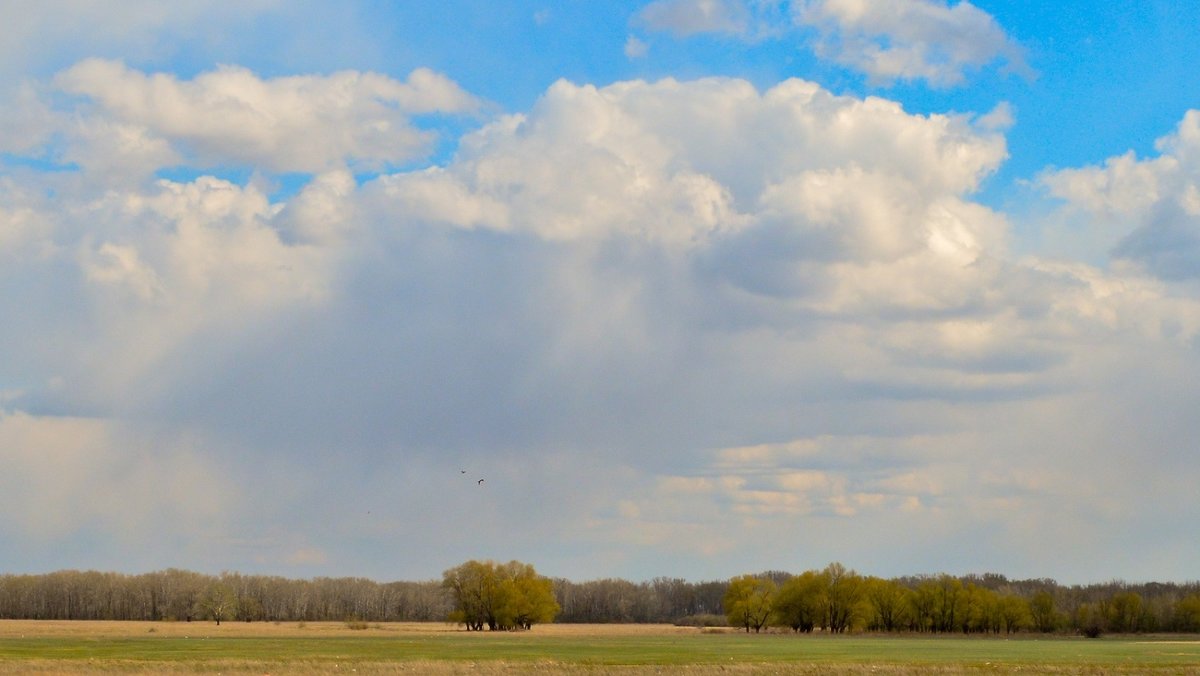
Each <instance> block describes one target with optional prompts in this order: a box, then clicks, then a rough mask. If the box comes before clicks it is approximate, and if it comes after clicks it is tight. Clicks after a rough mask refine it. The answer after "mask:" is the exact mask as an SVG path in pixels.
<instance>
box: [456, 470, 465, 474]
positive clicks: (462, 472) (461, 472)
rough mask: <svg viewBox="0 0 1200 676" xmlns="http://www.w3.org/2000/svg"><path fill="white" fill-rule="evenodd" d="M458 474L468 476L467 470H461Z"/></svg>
mask: <svg viewBox="0 0 1200 676" xmlns="http://www.w3.org/2000/svg"><path fill="white" fill-rule="evenodd" d="M458 473H459V474H466V473H467V470H465V469H460V470H458Z"/></svg>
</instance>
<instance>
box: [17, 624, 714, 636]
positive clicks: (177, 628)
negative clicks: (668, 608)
mask: <svg viewBox="0 0 1200 676" xmlns="http://www.w3.org/2000/svg"><path fill="white" fill-rule="evenodd" d="M366 624H367V628H366V629H351V628H350V627H349V626H347V624H346V623H345V622H222V623H221V624H220V625H217V624H216V623H215V622H211V621H205V622H114V621H90V620H0V639H4V638H51V637H76V638H84V637H87V638H119V637H132V636H142V635H146V634H157V635H159V636H171V637H187V636H190V637H197V636H208V637H215V636H223V637H247V638H257V637H269V638H283V637H288V636H298V637H313V636H369V635H371V634H380V633H384V634H388V635H397V636H399V635H404V634H417V635H425V634H431V633H459V634H464V635H468V636H487V635H488V632H468V631H466V630H465V629H463V627H462V625H457V624H447V623H444V622H368V623H366ZM533 631H534V632H535V633H536V634H537V635H539V636H569V637H592V636H596V637H601V636H669V635H673V634H696V633H699V632H700V631H701V630H699V629H697V628H695V627H676V626H673V625H670V624H539V625H537V626H536V627H534V629H533Z"/></svg>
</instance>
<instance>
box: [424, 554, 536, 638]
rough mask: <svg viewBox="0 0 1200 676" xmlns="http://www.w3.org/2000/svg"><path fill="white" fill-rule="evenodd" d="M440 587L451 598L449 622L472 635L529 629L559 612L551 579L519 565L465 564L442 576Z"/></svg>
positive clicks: (482, 562)
mask: <svg viewBox="0 0 1200 676" xmlns="http://www.w3.org/2000/svg"><path fill="white" fill-rule="evenodd" d="M442 586H443V587H445V588H446V589H447V590H449V591H450V593H451V594H452V595H453V597H454V611H453V612H451V613H450V617H449V619H450V621H451V622H456V623H458V624H462V625H465V626H466V627H467V629H469V630H472V631H481V630H483V628H484V627H487V628H488V629H490V630H492V631H496V630H514V629H530V628H532V627H533V625H534V624H535V623H545V622H552V621H553V620H554V616H555V615H556V614H558V611H559V605H558V602H557V601H556V600H555V599H554V585H553V583H552V582H551V581H550V579H549V578H545V577H542V576H540V575H538V574H537V571H535V570H534V569H533V566H531V565H529V564H527V563H521V562H519V561H509V562H508V563H503V564H501V563H496V562H495V561H468V562H466V563H464V564H462V565H460V566H457V567H455V568H451V569H450V570H447V571H446V572H445V573H443V574H442Z"/></svg>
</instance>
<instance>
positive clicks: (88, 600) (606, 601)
mask: <svg viewBox="0 0 1200 676" xmlns="http://www.w3.org/2000/svg"><path fill="white" fill-rule="evenodd" d="M471 574H478V575H479V576H481V579H480V580H475V582H474V583H472V582H470V580H471V577H470V576H471ZM489 575H490V576H492V578H491V580H490V581H489V580H487V579H484V578H487V577H488V576H489ZM472 584H474V585H475V586H471V585H472ZM472 589H474V590H477V591H479V594H476V595H475V596H471V594H470V593H468V594H466V595H464V591H466V592H470V591H471V590H472ZM489 590H490V591H489ZM472 593H473V592H472ZM488 594H490V596H489V595H488ZM480 609H482V610H480ZM489 612H490V615H489ZM0 618H2V619H79V620H151V621H154V620H160V621H161V620H176V621H192V620H207V621H242V622H254V621H275V622H292V621H343V620H350V619H354V620H361V621H367V622H396V621H439V622H447V621H448V622H457V623H459V624H463V625H465V626H469V628H474V629H481V628H495V629H513V628H528V627H529V626H532V625H533V624H534V623H542V622H547V621H551V620H553V621H556V622H574V623H677V624H698V625H699V624H729V625H730V626H735V627H739V628H742V629H746V630H748V631H755V630H758V631H763V630H766V629H768V628H776V630H779V631H797V632H808V631H826V632H831V633H839V632H860V631H868V632H928V633H947V632H956V633H963V632H966V633H983V632H986V633H1013V632H1046V633H1053V632H1071V633H1076V632H1078V633H1084V634H1089V635H1097V634H1099V633H1104V632H1114V633H1137V632H1200V583H1198V582H1191V583H1158V582H1150V583H1140V584H1131V583H1126V582H1122V581H1111V582H1105V583H1100V584H1089V585H1063V584H1059V583H1057V582H1055V581H1054V580H1050V579H1025V580H1010V579H1008V578H1007V577H1005V576H1003V575H998V574H984V575H965V576H954V575H949V574H937V575H917V576H906V577H896V578H888V579H885V578H879V577H874V576H868V575H861V574H859V573H857V572H855V571H853V570H849V569H847V568H845V567H844V566H842V565H841V564H838V563H833V564H830V565H829V566H827V567H825V568H824V569H821V570H809V571H805V572H802V573H799V574H793V573H789V572H783V571H766V572H762V573H757V574H750V575H741V576H738V577H735V578H733V579H731V580H713V581H704V582H691V581H688V580H684V579H682V578H671V577H659V578H654V579H652V580H649V581H644V582H631V581H628V580H623V579H615V578H609V579H600V580H591V581H586V582H573V581H570V580H566V579H562V578H544V577H541V576H539V575H537V574H536V572H535V571H534V570H533V567H532V566H529V565H528V564H521V563H519V562H515V561H514V562H509V563H508V564H496V563H493V562H475V561H472V562H467V563H465V564H463V565H462V566H458V567H456V568H451V569H449V570H447V571H446V572H445V573H444V574H443V578H442V580H428V581H419V582H376V581H374V580H370V579H366V578H360V577H341V578H331V577H318V578H312V579H291V578H284V577H278V576H267V575H243V574H239V573H230V572H227V573H221V574H219V575H208V574H202V573H196V572H192V571H187V570H180V569H174V568H172V569H167V570H162V571H156V572H151V573H143V574H135V575H128V574H122V573H113V572H97V571H77V570H63V571H57V572H53V573H46V574H35V575H16V574H3V575H0Z"/></svg>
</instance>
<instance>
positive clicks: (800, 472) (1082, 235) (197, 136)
mask: <svg viewBox="0 0 1200 676" xmlns="http://www.w3.org/2000/svg"><path fill="white" fill-rule="evenodd" d="M0 26H4V27H6V28H5V32H6V35H5V39H4V40H0V352H2V354H3V355H4V356H3V358H2V359H0V463H2V467H3V470H2V471H0V542H3V543H4V544H3V546H2V547H0V571H3V572H13V573H40V572H49V571H53V570H60V569H96V570H111V571H118V572H127V573H140V572H147V571H152V570H158V569H162V568H167V567H178V568H186V569H191V570H197V571H201V572H209V573H217V572H220V571H226V570H230V571H238V572H242V573H263V574H271V575H282V576H287V577H314V576H343V575H354V576H365V577H371V578H374V579H377V580H381V581H383V580H424V579H435V578H438V577H440V575H441V573H442V571H444V570H446V569H448V568H450V567H452V566H455V565H458V564H459V563H461V562H463V561H465V560H468V559H493V560H498V561H507V560H510V559H518V560H521V561H525V562H528V563H532V564H533V565H534V566H535V567H536V568H537V570H538V571H539V572H541V573H542V574H545V575H551V576H555V577H565V578H569V579H572V580H576V581H585V580H590V579H597V578H607V577H620V578H625V579H629V580H648V579H651V578H653V577H658V576H668V577H682V578H687V579H690V580H696V581H699V580H711V579H725V578H729V577H732V576H734V575H740V574H744V573H749V572H758V571H763V570H789V571H793V572H801V571H803V570H809V569H814V568H821V567H824V566H825V565H826V564H828V563H830V562H833V561H838V562H841V563H843V564H844V565H846V566H847V567H848V568H853V569H855V570H858V571H859V572H861V573H863V574H869V575H879V576H885V577H888V576H898V575H909V574H934V573H941V572H947V573H951V574H966V573H982V572H996V573H1001V574H1005V575H1008V576H1010V577H1014V578H1027V577H1048V578H1054V579H1056V580H1059V581H1060V582H1064V583H1087V582H1098V581H1106V580H1111V579H1124V580H1128V581H1191V580H1195V579H1197V577H1198V571H1200V548H1197V546H1196V543H1195V524H1196V523H1197V522H1200V463H1197V462H1196V459H1197V441H1196V440H1197V438H1200V418H1198V416H1197V415H1196V412H1197V411H1200V389H1198V388H1197V387H1196V383H1197V382H1198V376H1200V89H1198V88H1196V87H1194V86H1192V84H1191V83H1193V81H1194V78H1195V67H1194V64H1195V63H1197V62H1198V61H1200V43H1198V42H1197V41H1196V40H1195V39H1194V36H1195V34H1196V31H1197V29H1200V4H1197V3H1191V2H1182V1H1178V0H1177V1H1168V0H1147V1H1145V2H1139V3H1097V2H1084V1H1083V0H1063V1H1062V2H1056V3H1028V2H1018V1H1015V0H1014V1H1007V0H977V1H976V2H973V3H972V2H965V1H956V0H653V1H651V0H627V1H625V0H622V1H616V0H614V1H611V2H609V1H606V2H594V1H586V0H562V1H560V2H549V1H547V0H514V1H513V2H505V3H496V2H491V1H488V2H484V1H483V0H437V1H436V2H433V1H426V0H413V1H411V2H403V3H393V2H370V1H366V0H362V1H350V2H343V3H326V2H315V1H313V2H308V1H305V0H298V1H294V2H281V1H276V0H241V1H240V2H236V3H233V2H210V1H206V0H181V1H180V2H175V3H159V2H151V1H150V0H129V1H128V2H122V3H113V2H100V1H89V0H48V1H46V2H41V3H36V4H30V3H18V2H0ZM481 479H482V481H480V480H481Z"/></svg>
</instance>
